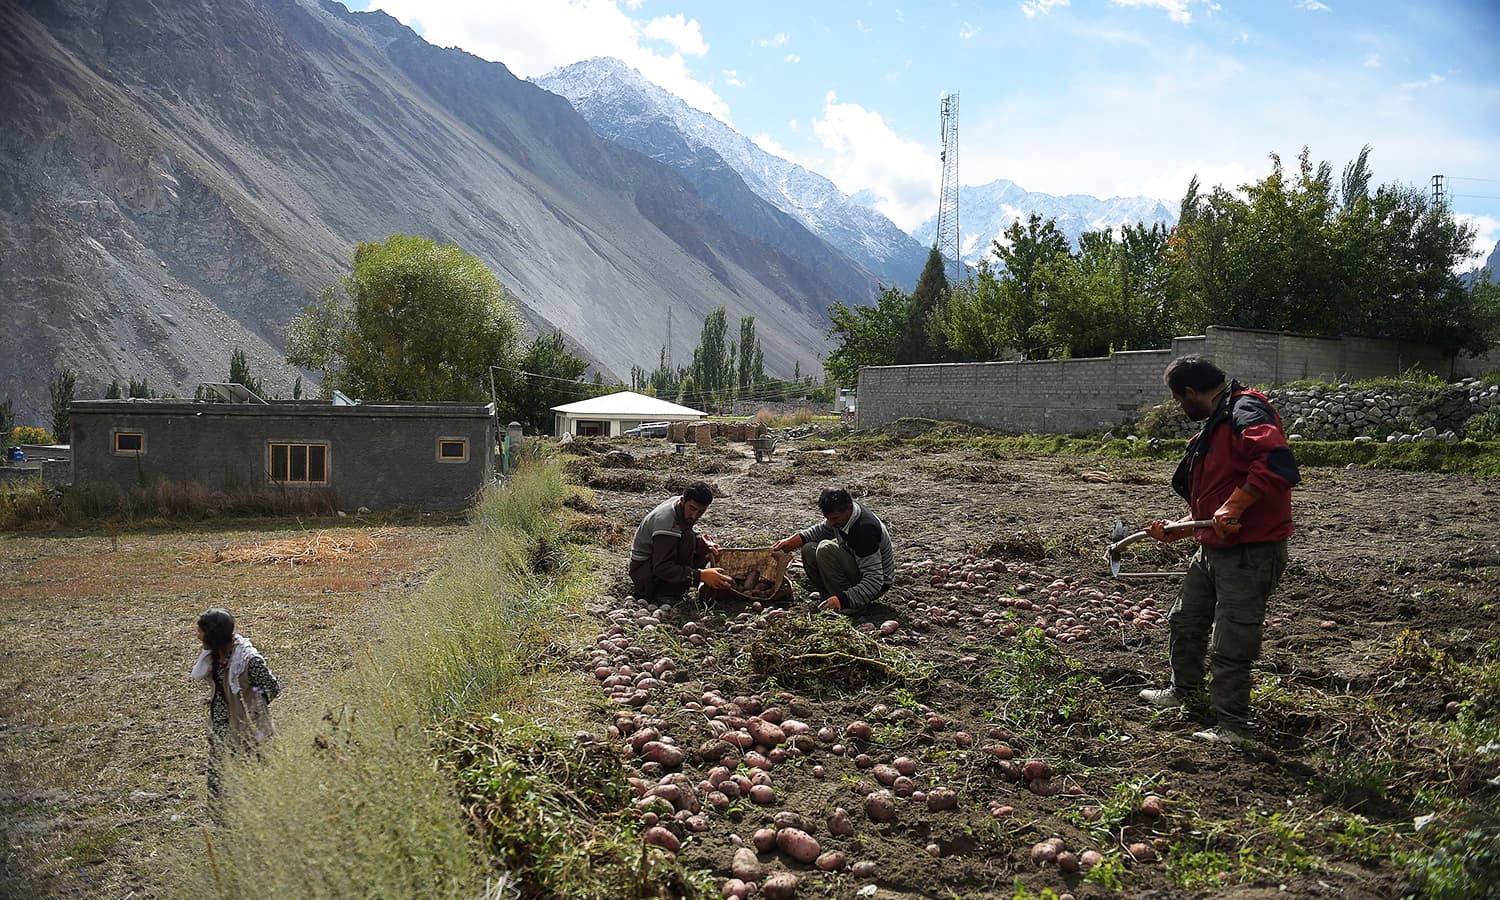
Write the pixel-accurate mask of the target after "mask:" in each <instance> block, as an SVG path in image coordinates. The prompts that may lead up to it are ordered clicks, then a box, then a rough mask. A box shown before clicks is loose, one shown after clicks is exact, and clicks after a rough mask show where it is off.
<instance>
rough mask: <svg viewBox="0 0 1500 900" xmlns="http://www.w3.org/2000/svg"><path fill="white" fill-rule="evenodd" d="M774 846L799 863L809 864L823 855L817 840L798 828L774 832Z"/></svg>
mask: <svg viewBox="0 0 1500 900" xmlns="http://www.w3.org/2000/svg"><path fill="white" fill-rule="evenodd" d="M776 846H777V847H779V848H780V849H781V852H782V853H785V854H786V855H787V856H790V857H791V858H792V859H795V860H796V861H797V862H800V863H811V862H812V861H814V860H816V859H817V858H818V857H819V856H820V855H822V853H823V848H822V846H821V845H820V844H819V843H818V839H817V838H815V837H813V836H812V835H810V834H808V833H807V832H805V831H803V830H802V829H800V828H783V829H781V830H780V831H778V832H776Z"/></svg>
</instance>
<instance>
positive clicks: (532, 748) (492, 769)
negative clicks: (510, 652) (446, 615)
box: [435, 714, 708, 898]
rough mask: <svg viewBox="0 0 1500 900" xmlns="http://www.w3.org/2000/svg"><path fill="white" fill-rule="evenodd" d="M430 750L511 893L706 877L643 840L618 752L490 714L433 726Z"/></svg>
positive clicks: (577, 892) (694, 889) (680, 882)
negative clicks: (509, 722)
mask: <svg viewBox="0 0 1500 900" xmlns="http://www.w3.org/2000/svg"><path fill="white" fill-rule="evenodd" d="M435 739H436V745H437V746H436V755H437V758H438V760H439V766H440V768H441V769H442V771H443V773H444V774H445V775H447V776H448V777H449V778H450V779H451V780H452V781H453V783H454V786H455V788H456V790H457V793H458V796H459V802H460V804H461V805H462V807H463V810H464V813H465V815H466V816H467V817H468V818H469V820H470V822H471V823H472V825H471V827H472V829H473V831H474V833H475V835H476V837H477V838H478V839H479V842H480V844H481V846H482V847H483V850H484V852H485V854H486V855H487V856H488V857H489V858H490V859H492V860H494V862H495V863H496V865H498V866H499V867H500V868H501V869H502V870H503V871H504V872H505V873H506V881H507V883H508V885H509V886H511V887H512V888H513V890H514V891H515V894H516V896H520V897H524V898H534V897H536V898H540V897H597V898H616V897H620V898H625V897H692V896H700V895H701V896H706V895H707V889H708V886H707V885H706V884H704V883H702V882H701V880H698V879H694V878H693V877H691V876H689V875H687V874H686V872H685V871H684V870H683V868H682V867H681V866H680V865H677V864H676V863H675V862H674V861H673V860H672V859H671V857H670V856H669V855H668V854H666V853H665V852H664V851H662V850H661V849H660V848H658V847H655V846H653V845H651V844H645V843H642V841H641V838H640V834H639V825H640V819H639V817H638V816H636V815H635V814H634V812H633V811H627V809H628V801H629V800H630V799H631V796H632V794H631V789H630V785H629V783H628V782H627V781H626V772H625V768H624V766H623V765H622V764H621V763H620V758H619V756H618V755H617V754H616V753H614V752H613V751H612V750H611V749H610V748H609V747H607V746H606V745H603V744H598V743H594V742H593V741H592V740H587V741H578V740H566V739H564V738H562V737H561V736H559V735H557V734H556V733H553V732H550V731H547V730H544V729H539V728H537V727H535V726H532V725H525V726H515V727H512V726H510V725H507V723H506V721H505V719H504V718H502V717H501V716H498V715H493V714H492V715H489V716H484V717H474V718H465V719H459V720H455V721H453V722H450V723H447V724H445V725H444V726H442V727H440V728H439V729H437V732H436V736H435Z"/></svg>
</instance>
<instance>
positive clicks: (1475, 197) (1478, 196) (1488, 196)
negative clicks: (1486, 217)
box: [1448, 194, 1500, 200]
mask: <svg viewBox="0 0 1500 900" xmlns="http://www.w3.org/2000/svg"><path fill="white" fill-rule="evenodd" d="M1448 196H1450V197H1463V198H1464V199H1465V200H1500V196H1495V195H1493V194H1449V195H1448Z"/></svg>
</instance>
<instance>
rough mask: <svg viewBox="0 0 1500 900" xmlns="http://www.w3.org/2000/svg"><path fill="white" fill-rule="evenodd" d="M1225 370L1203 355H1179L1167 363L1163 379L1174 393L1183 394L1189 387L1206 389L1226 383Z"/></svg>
mask: <svg viewBox="0 0 1500 900" xmlns="http://www.w3.org/2000/svg"><path fill="white" fill-rule="evenodd" d="M1224 378H1225V375H1224V370H1223V369H1221V368H1219V367H1218V366H1216V365H1214V361H1213V360H1211V359H1205V358H1204V357H1201V356H1179V357H1177V358H1176V359H1174V360H1172V361H1171V362H1170V363H1168V364H1167V371H1166V372H1165V373H1164V374H1163V375H1162V381H1164V382H1166V385H1167V388H1168V389H1170V390H1171V391H1172V393H1173V394H1181V393H1183V392H1184V391H1186V390H1187V389H1188V388H1192V389H1193V390H1195V391H1206V390H1208V389H1209V388H1216V387H1218V386H1219V385H1221V384H1223V383H1224Z"/></svg>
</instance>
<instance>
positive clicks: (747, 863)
mask: <svg viewBox="0 0 1500 900" xmlns="http://www.w3.org/2000/svg"><path fill="white" fill-rule="evenodd" d="M729 871H730V872H731V873H733V874H734V877H735V878H738V879H740V880H741V881H760V876H761V865H760V860H759V859H757V858H756V857H755V851H754V850H752V849H750V848H749V847H741V848H739V849H738V850H736V851H734V859H733V860H732V861H731V862H730V863H729Z"/></svg>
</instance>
